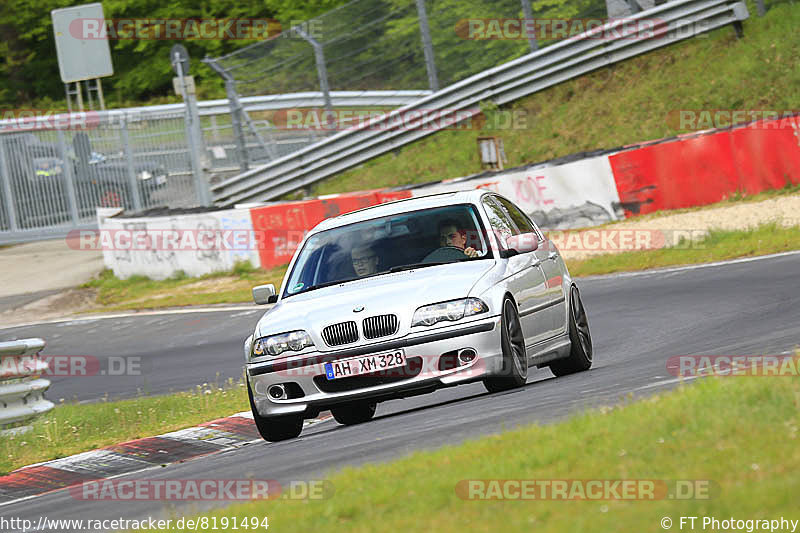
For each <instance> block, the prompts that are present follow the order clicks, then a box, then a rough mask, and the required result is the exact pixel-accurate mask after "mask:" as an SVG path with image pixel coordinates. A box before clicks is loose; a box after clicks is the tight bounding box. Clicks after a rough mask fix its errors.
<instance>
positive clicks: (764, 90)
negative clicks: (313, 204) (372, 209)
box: [310, 4, 800, 195]
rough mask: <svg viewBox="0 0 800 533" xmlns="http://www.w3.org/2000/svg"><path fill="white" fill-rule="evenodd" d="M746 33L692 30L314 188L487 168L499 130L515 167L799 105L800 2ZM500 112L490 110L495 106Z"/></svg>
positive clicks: (752, 24)
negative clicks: (485, 144) (702, 114)
mask: <svg viewBox="0 0 800 533" xmlns="http://www.w3.org/2000/svg"><path fill="white" fill-rule="evenodd" d="M750 12H751V18H750V19H748V20H746V21H745V22H744V35H745V36H744V38H743V39H737V38H736V37H735V33H734V30H733V28H731V27H725V28H722V29H719V30H716V31H714V32H712V33H711V34H709V35H708V36H706V37H698V38H693V39H689V40H688V41H685V42H682V43H679V44H676V45H673V46H671V47H668V48H665V49H661V50H657V51H655V52H650V53H648V54H645V55H642V56H640V57H636V58H633V59H630V60H627V61H624V62H622V63H619V64H617V65H614V66H612V67H608V68H603V69H600V70H598V71H595V72H592V73H590V74H587V75H585V76H582V77H580V78H579V79H576V80H572V81H568V82H564V83H561V84H559V85H557V86H555V87H552V88H549V89H547V90H545V91H542V92H540V93H536V94H533V95H531V96H528V97H526V98H522V99H520V100H517V101H516V102H514V103H513V104H511V105H510V106H507V107H505V108H504V109H503V111H517V112H522V113H523V114H524V116H525V117H526V120H525V124H524V127H521V128H518V129H494V130H489V129H483V130H471V131H470V130H463V131H445V132H441V133H437V134H434V135H431V136H429V137H426V138H424V139H422V140H420V141H418V142H416V143H414V144H411V145H409V146H406V147H404V148H401V149H399V150H397V151H394V152H392V153H389V154H385V155H383V156H380V157H378V158H375V159H373V160H372V161H370V162H368V163H365V164H364V165H362V166H359V167H357V168H354V169H352V170H349V171H346V172H343V173H341V174H339V175H337V176H334V177H332V178H329V179H327V180H323V181H321V182H318V183H317V184H316V185H315V186H313V187H312V190H311V191H310V192H311V194H315V195H316V194H329V193H341V192H347V191H355V190H363V189H370V188H375V187H387V186H398V185H405V184H410V183H422V182H426V181H432V180H437V179H445V178H453V177H456V176H465V175H469V174H473V173H476V172H478V171H480V163H479V159H478V153H477V148H476V138H477V137H478V136H481V135H497V136H499V137H501V138H502V139H503V141H504V143H505V151H506V154H507V155H508V159H509V161H508V164H507V167H513V166H518V165H522V164H525V163H531V162H536V161H543V160H546V159H550V158H553V157H559V156H564V155H567V154H571V153H575V152H580V151H583V150H596V149H598V148H613V147H615V146H621V145H626V144H631V143H636V142H641V141H646V140H650V139H659V138H663V137H668V136H672V135H675V134H677V133H685V131H682V130H677V129H675V127H676V125H675V124H674V122H672V121H669V120H668V118H667V117H668V114H669V113H670V112H674V111H676V110H681V109H685V110H702V109H737V110H746V109H756V110H776V111H784V110H791V109H796V107H797V102H796V99H795V97H793V96H792V95H793V94H795V92H796V87H797V86H798V85H800V67H799V66H798V63H797V57H800V39H797V32H796V28H797V26H798V25H800V6H798V5H797V4H781V5H775V6H771V8H770V10H769V12H768V13H767V15H766V16H765V17H763V18H759V17H757V16H756V15H755V9H753V8H751V10H750ZM490 114H491V113H490Z"/></svg>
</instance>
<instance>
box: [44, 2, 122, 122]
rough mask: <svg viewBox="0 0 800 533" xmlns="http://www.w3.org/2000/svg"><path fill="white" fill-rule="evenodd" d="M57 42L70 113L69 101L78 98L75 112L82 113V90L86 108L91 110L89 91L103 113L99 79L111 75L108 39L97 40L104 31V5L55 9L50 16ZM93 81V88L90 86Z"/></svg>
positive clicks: (103, 106) (103, 102)
mask: <svg viewBox="0 0 800 533" xmlns="http://www.w3.org/2000/svg"><path fill="white" fill-rule="evenodd" d="M50 16H51V18H52V20H53V33H54V36H55V41H56V56H57V57H58V70H59V71H60V73H61V81H63V82H64V88H65V90H66V93H67V106H68V107H69V110H70V111H72V97H73V96H74V97H76V98H77V104H78V110H79V111H83V87H82V84H83V83H86V95H87V97H88V99H89V108H90V109H92V108H94V102H93V101H92V91H94V92H95V93H96V95H97V98H98V101H99V104H100V109H105V108H106V104H105V100H104V98H103V85H102V83H100V78H104V77H107V76H111V75H113V74H114V67H113V65H112V64H111V49H110V48H109V46H108V39H107V38H101V37H98V35H101V34H102V35H103V37H105V33H104V32H98V28H99V27H100V26H102V27H103V28H104V27H105V26H104V25H105V15H104V14H103V5H102V4H100V3H95V4H86V5H82V6H75V7H66V8H63V9H54V10H52V11H51V12H50ZM92 81H94V88H93V87H92V84H91V82H92Z"/></svg>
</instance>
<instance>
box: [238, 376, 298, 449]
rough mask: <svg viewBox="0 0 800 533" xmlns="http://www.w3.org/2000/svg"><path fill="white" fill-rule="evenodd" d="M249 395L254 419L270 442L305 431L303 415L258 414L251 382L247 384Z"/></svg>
mask: <svg viewBox="0 0 800 533" xmlns="http://www.w3.org/2000/svg"><path fill="white" fill-rule="evenodd" d="M247 396H248V398H249V399H250V409H251V410H252V411H253V420H254V421H255V423H256V428H257V429H258V433H259V435H261V438H263V439H264V440H266V441H269V442H278V441H281V440H288V439H294V438H297V437H299V436H300V433H301V432H302V431H303V417H301V416H298V415H284V416H261V415H260V414H258V409H256V404H255V402H254V401H253V391H252V390H251V389H250V383H248V384H247Z"/></svg>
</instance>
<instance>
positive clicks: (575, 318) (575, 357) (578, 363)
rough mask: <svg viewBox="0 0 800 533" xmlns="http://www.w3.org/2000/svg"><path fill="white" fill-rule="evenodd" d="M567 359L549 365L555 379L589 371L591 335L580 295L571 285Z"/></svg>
mask: <svg viewBox="0 0 800 533" xmlns="http://www.w3.org/2000/svg"><path fill="white" fill-rule="evenodd" d="M569 341H570V349H569V357H567V358H566V359H559V360H557V361H553V362H552V363H550V371H551V372H553V374H555V375H556V377H560V376H566V375H568V374H574V373H575V372H583V371H584V370H589V368H591V366H592V355H593V352H592V350H593V348H592V334H591V333H590V332H589V319H588V318H587V317H586V310H585V309H584V308H583V302H582V301H581V293H580V291H578V287H577V286H575V285H573V286H572V287H571V288H570V291H569Z"/></svg>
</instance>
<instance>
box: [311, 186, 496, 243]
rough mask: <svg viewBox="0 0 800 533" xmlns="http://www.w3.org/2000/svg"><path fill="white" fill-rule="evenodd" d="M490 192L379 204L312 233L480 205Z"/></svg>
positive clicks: (333, 220) (327, 222)
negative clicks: (447, 207)
mask: <svg viewBox="0 0 800 533" xmlns="http://www.w3.org/2000/svg"><path fill="white" fill-rule="evenodd" d="M487 192H488V191H486V190H483V189H471V190H466V191H455V192H443V193H434V194H429V195H426V196H415V197H413V198H404V199H402V200H395V201H393V202H387V203H385V204H377V205H373V206H370V207H365V208H364V209H359V210H357V211H351V212H349V213H345V214H343V215H339V216H337V217H333V218H328V219H326V220H323V221H322V222H320V223H319V224H317V225H316V226H315V227H314V229H312V230H311V232H312V233H316V232H318V231H324V230H328V229H331V228H335V227H338V226H345V225H347V224H353V223H355V222H363V221H365V220H371V219H374V218H380V217H385V216H390V215H398V214H401V213H407V212H409V211H418V210H420V209H429V208H431V207H442V206H445V205H455V204H468V203H473V204H474V203H478V202H479V201H480V199H481V196H483V195H484V194H486V193H487Z"/></svg>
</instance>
